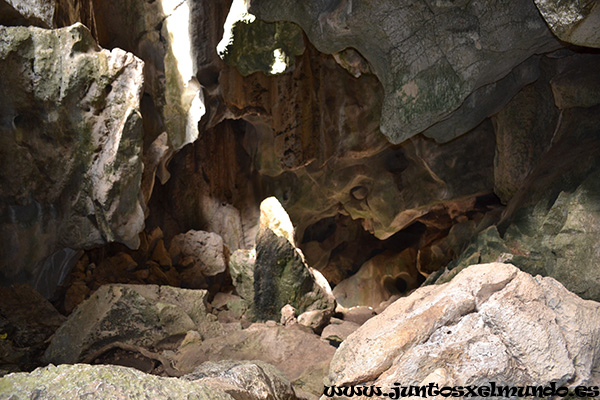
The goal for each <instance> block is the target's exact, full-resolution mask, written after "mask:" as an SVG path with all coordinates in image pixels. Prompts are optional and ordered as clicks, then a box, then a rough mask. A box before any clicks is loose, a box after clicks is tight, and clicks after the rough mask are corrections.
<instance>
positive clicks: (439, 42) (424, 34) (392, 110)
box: [250, 0, 560, 143]
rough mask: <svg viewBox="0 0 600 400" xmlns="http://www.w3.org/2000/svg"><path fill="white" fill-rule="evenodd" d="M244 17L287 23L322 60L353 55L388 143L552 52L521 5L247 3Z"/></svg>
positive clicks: (531, 12) (528, 6) (538, 23)
mask: <svg viewBox="0 0 600 400" xmlns="http://www.w3.org/2000/svg"><path fill="white" fill-rule="evenodd" d="M250 12H251V13H253V14H255V15H256V16H257V17H258V18H261V19H263V20H266V21H291V22H295V23H296V24H298V25H300V26H301V27H302V28H303V29H304V31H305V32H306V34H307V35H308V37H309V39H310V41H311V42H312V43H313V44H314V45H315V46H316V47H317V49H319V50H320V51H322V52H324V53H328V54H333V53H337V52H340V51H342V50H344V49H346V48H354V49H356V50H357V51H358V52H359V53H360V54H361V55H362V56H364V58H365V59H366V60H367V61H368V62H369V63H370V67H371V70H372V71H373V72H374V74H375V75H377V77H378V78H379V80H380V81H381V82H382V84H383V87H384V91H385V99H384V103H383V111H382V116H381V130H382V132H383V133H384V134H385V135H386V137H387V138H388V139H389V140H390V142H392V143H401V142H403V141H404V140H406V139H408V138H410V137H412V136H414V135H415V134H417V133H419V132H422V131H424V130H425V129H427V128H428V127H430V126H431V125H433V124H435V123H436V122H439V121H440V120H442V119H445V118H447V117H448V116H450V115H451V114H452V112H453V111H454V110H456V109H457V108H458V107H459V106H460V105H461V104H462V103H463V102H464V101H465V99H466V98H467V97H468V96H469V95H470V94H471V93H473V92H474V91H476V90H477V89H479V88H481V87H483V86H485V85H489V84H491V83H493V82H496V81H499V80H501V79H502V78H503V77H504V76H506V75H507V74H508V73H509V72H510V71H511V70H512V69H513V68H514V67H516V66H517V65H519V64H521V63H522V62H523V61H525V60H526V59H527V58H529V57H530V56H532V55H533V54H536V53H540V52H543V51H548V50H552V49H555V48H558V47H560V45H559V44H558V42H557V41H556V40H555V39H554V38H553V36H552V34H551V32H550V30H549V29H548V27H547V26H546V24H545V23H544V20H543V19H542V17H541V16H540V14H539V12H538V10H537V9H536V7H535V5H534V4H533V3H532V2H531V1H528V0H518V1H513V2H511V3H510V4H508V3H504V2H498V1H491V0H488V1H484V2H476V3H473V2H469V1H455V2H439V1H430V0H421V1H417V2H414V1H401V2H398V1H384V0H380V1H376V2H368V3H367V2H351V1H333V0H330V1H317V0H314V1H309V2H301V3H300V2H296V1H293V0H286V1H283V2H282V1H274V0H253V1H252V2H251V6H250ZM524 84H525V83H524ZM490 100H491V101H497V99H490ZM462 133H464V132H460V134H462ZM432 137H434V138H435V139H439V140H444V141H445V140H450V139H452V137H449V136H448V135H447V134H444V135H443V136H440V137H437V136H432Z"/></svg>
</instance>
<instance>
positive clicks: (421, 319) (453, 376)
mask: <svg viewBox="0 0 600 400" xmlns="http://www.w3.org/2000/svg"><path fill="white" fill-rule="evenodd" d="M599 317H600V304H599V303H596V302H594V301H589V300H582V299H581V298H579V297H578V296H576V295H574V294H573V293H571V292H569V291H567V290H566V289H565V288H564V286H562V285H561V284H560V283H558V282H557V281H556V280H554V279H552V278H542V277H539V276H537V277H533V276H531V275H529V274H527V273H525V272H522V271H520V270H519V269H517V268H516V267H514V266H512V265H510V264H500V263H495V264H484V265H475V266H471V267H469V268H467V269H465V270H463V271H462V272H461V273H459V274H458V275H457V276H456V277H455V278H454V279H453V280H452V281H451V282H449V283H447V284H444V285H440V286H427V287H422V288H419V289H417V290H416V291H415V292H413V293H412V294H411V295H410V296H408V297H406V298H401V299H399V300H398V301H396V302H395V303H393V304H392V305H391V306H389V307H388V308H387V309H386V310H385V311H384V312H383V313H382V314H380V315H378V316H376V317H374V318H372V319H370V320H369V321H367V322H366V323H365V324H364V325H363V326H362V327H361V328H359V329H358V330H357V331H356V332H354V333H353V334H352V335H350V336H349V337H348V338H347V339H346V340H345V341H344V342H343V343H342V344H341V346H340V347H339V349H338V351H337V352H336V353H335V355H334V357H333V360H332V362H331V367H330V370H329V384H335V385H338V386H340V385H344V384H361V383H365V384H367V383H368V385H371V384H374V385H376V386H381V387H393V385H394V382H402V384H403V385H427V384H429V383H436V384H438V385H439V387H442V386H454V385H463V386H464V385H471V384H473V385H481V384H487V383H489V382H492V381H493V382H496V384H498V385H549V383H550V382H555V383H556V385H557V386H561V385H565V386H577V385H589V384H593V383H597V382H598V381H599V379H600V376H599V375H598V360H599V357H598V349H597V348H596V346H595V345H594V343H597V342H598V340H600V324H599V323H598V321H599V319H598V318H599ZM549 366H551V367H550V368H549Z"/></svg>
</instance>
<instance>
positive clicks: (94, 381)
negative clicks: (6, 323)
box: [0, 364, 237, 400]
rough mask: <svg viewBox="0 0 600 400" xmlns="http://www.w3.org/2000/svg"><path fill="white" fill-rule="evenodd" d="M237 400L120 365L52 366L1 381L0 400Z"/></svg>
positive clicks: (205, 387)
mask: <svg viewBox="0 0 600 400" xmlns="http://www.w3.org/2000/svg"><path fill="white" fill-rule="evenodd" d="M90 397H92V398H102V399H123V398H125V399H131V400H137V399H140V400H142V399H149V398H150V399H157V400H167V399H171V400H191V399H196V400H233V399H234V398H233V397H231V396H230V395H228V394H227V393H225V392H224V391H222V390H221V389H220V388H219V387H217V386H211V385H206V384H204V383H202V382H193V381H186V380H183V379H176V378H163V377H159V376H155V375H149V374H145V373H143V372H141V371H138V370H136V369H133V368H126V367H121V366H116V365H85V364H76V365H59V366H57V367H55V366H54V365H50V366H48V367H44V368H38V369H36V370H35V371H33V372H31V373H18V374H10V375H7V376H5V377H3V378H0V399H12V400H21V399H22V400H25V399H33V398H36V399H73V400H78V399H89V398H90ZM236 400H237V399H236Z"/></svg>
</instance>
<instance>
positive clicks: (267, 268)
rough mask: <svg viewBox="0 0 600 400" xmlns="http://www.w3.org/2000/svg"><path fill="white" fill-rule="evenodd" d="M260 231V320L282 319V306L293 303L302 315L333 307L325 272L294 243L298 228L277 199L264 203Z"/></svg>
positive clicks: (257, 265) (257, 288)
mask: <svg viewBox="0 0 600 400" xmlns="http://www.w3.org/2000/svg"><path fill="white" fill-rule="evenodd" d="M260 210H261V217H260V230H259V232H258V236H257V239H256V262H255V267H254V310H255V313H256V318H258V319H259V320H268V319H272V320H275V321H279V320H280V319H281V308H282V307H283V306H285V305H287V304H290V305H291V306H293V307H294V308H296V310H297V312H298V314H302V313H303V312H305V311H311V310H333V309H334V307H335V300H334V298H333V295H332V293H331V288H330V287H329V283H328V282H327V280H326V279H325V278H324V277H323V275H322V274H321V273H320V272H318V271H316V270H313V269H311V268H309V267H308V266H307V265H306V264H305V262H304V256H303V255H302V253H301V252H300V250H299V249H297V248H296V247H295V245H294V243H295V241H294V227H293V225H292V222H291V221H290V218H289V216H288V215H287V213H286V212H285V210H284V209H283V207H282V206H281V204H280V203H279V201H277V199H276V198H274V197H271V198H268V199H266V200H264V201H263V202H262V203H261V207H260Z"/></svg>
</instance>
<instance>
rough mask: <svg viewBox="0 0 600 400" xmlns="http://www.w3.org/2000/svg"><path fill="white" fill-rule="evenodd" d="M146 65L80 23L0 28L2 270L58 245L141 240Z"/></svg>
mask: <svg viewBox="0 0 600 400" xmlns="http://www.w3.org/2000/svg"><path fill="white" fill-rule="evenodd" d="M143 66H144V64H143V62H142V61H140V60H139V59H138V58H136V57H135V56H133V55H132V54H130V53H126V52H125V51H123V50H120V49H113V50H112V51H108V50H101V49H100V48H98V46H97V45H96V43H95V41H94V39H93V38H92V36H91V34H90V32H89V31H88V29H87V28H86V27H84V26H83V25H81V24H76V25H73V26H70V27H67V28H63V29H57V30H44V29H40V28H25V27H4V26H0V75H1V76H2V77H3V79H2V80H1V81H0V110H1V111H0V118H1V120H2V121H4V122H3V123H2V124H0V149H1V150H0V197H1V198H2V199H3V202H2V204H1V205H0V214H2V215H3V216H4V217H3V218H2V219H1V222H0V243H1V244H0V253H2V254H3V257H2V260H1V261H0V274H1V275H2V276H3V278H4V279H5V280H6V281H7V282H14V281H15V280H20V281H29V282H35V278H36V277H37V275H39V273H40V271H39V270H38V269H36V265H38V264H41V261H42V260H43V259H45V258H46V257H48V256H50V255H52V254H53V253H55V252H57V251H60V250H61V249H63V248H65V247H69V248H72V249H81V248H84V247H86V248H87V247H92V246H99V245H103V244H106V243H108V242H112V241H118V242H121V243H124V244H126V245H128V246H130V247H136V246H137V245H138V244H139V238H138V233H139V232H140V231H141V230H142V228H143V226H144V212H143V209H142V204H141V201H140V196H139V195H140V183H141V176H142V169H143V167H142V160H141V156H140V155H141V149H142V121H141V116H140V113H139V105H140V96H141V90H142V85H143V73H142V70H143Z"/></svg>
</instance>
